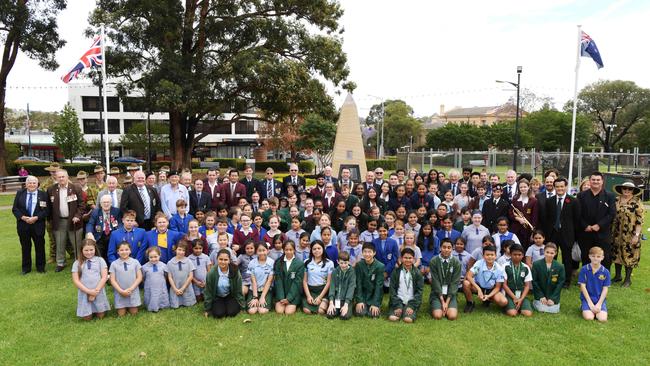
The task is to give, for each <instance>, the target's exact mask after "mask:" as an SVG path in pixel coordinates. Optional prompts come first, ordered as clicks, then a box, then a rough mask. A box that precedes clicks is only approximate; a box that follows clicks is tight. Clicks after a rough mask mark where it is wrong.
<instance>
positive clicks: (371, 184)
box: [363, 171, 381, 192]
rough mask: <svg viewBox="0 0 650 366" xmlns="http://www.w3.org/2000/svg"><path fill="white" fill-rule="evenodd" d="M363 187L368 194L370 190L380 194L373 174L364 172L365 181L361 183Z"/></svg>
mask: <svg viewBox="0 0 650 366" xmlns="http://www.w3.org/2000/svg"><path fill="white" fill-rule="evenodd" d="M363 187H364V188H365V189H366V192H368V190H369V189H370V188H374V189H375V190H376V191H377V192H381V189H380V188H381V187H380V186H379V185H378V184H376V183H375V172H373V171H369V172H366V181H365V182H363Z"/></svg>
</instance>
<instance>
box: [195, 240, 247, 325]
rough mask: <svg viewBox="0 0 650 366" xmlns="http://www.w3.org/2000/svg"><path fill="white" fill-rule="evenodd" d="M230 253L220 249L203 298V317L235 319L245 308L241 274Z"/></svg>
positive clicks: (206, 282) (209, 274)
mask: <svg viewBox="0 0 650 366" xmlns="http://www.w3.org/2000/svg"><path fill="white" fill-rule="evenodd" d="M230 255H231V254H230V252H229V251H228V250H225V249H219V251H218V252H217V265H216V266H214V267H212V269H210V272H209V273H208V277H207V279H206V281H205V291H204V292H203V296H204V297H205V299H204V301H203V309H204V312H203V315H204V316H205V317H206V318H207V317H208V316H209V315H212V316H214V317H215V318H217V319H219V318H223V317H233V316H236V315H237V314H239V312H240V311H241V309H242V308H243V307H244V305H245V304H244V295H243V294H242V285H241V274H240V273H239V269H238V268H237V266H236V265H235V264H234V263H232V262H231V261H230Z"/></svg>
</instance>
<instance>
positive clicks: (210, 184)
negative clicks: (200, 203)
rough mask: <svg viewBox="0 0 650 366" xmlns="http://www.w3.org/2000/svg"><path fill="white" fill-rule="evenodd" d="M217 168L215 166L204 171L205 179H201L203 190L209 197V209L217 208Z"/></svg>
mask: <svg viewBox="0 0 650 366" xmlns="http://www.w3.org/2000/svg"><path fill="white" fill-rule="evenodd" d="M218 178H219V170H218V169H217V168H210V169H208V172H207V173H206V179H204V180H203V191H204V192H206V193H207V194H208V196H209V197H210V209H211V210H214V209H216V208H217V203H218V197H217V193H219V179H218Z"/></svg>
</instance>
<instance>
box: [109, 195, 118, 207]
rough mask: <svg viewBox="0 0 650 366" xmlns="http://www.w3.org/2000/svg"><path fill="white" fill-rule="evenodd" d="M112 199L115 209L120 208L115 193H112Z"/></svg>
mask: <svg viewBox="0 0 650 366" xmlns="http://www.w3.org/2000/svg"><path fill="white" fill-rule="evenodd" d="M111 199H112V200H113V207H118V206H119V205H118V204H117V198H115V191H113V192H111Z"/></svg>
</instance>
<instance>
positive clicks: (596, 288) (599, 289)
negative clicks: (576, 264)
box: [578, 264, 612, 312]
mask: <svg viewBox="0 0 650 366" xmlns="http://www.w3.org/2000/svg"><path fill="white" fill-rule="evenodd" d="M583 283H584V284H585V286H586V287H587V292H588V293H589V298H591V302H592V303H594V305H595V304H596V303H597V302H598V300H600V295H601V294H602V293H603V288H605V287H609V286H611V285H612V279H611V277H610V274H609V271H608V270H607V268H605V266H602V265H601V266H600V268H598V270H597V271H596V273H594V272H593V270H592V269H591V264H586V265H584V266H583V267H582V268H581V269H580V274H579V275H578V284H583ZM580 300H581V301H582V310H583V311H585V310H589V304H588V303H587V299H586V298H585V295H584V294H583V293H582V291H580ZM600 309H601V311H604V312H607V299H605V300H603V306H601V308H600Z"/></svg>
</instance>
